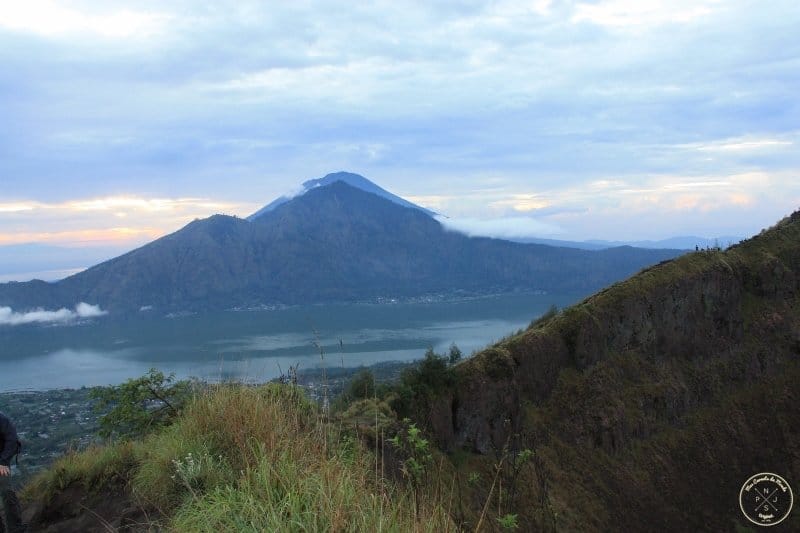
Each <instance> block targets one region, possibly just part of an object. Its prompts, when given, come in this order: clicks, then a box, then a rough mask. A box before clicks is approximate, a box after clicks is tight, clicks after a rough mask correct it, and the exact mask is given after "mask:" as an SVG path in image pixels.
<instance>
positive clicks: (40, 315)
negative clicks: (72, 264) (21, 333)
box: [0, 302, 108, 326]
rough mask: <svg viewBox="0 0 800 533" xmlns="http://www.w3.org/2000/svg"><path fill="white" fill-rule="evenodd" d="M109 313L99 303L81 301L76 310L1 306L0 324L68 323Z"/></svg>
mask: <svg viewBox="0 0 800 533" xmlns="http://www.w3.org/2000/svg"><path fill="white" fill-rule="evenodd" d="M106 314H108V312H107V311H103V310H102V309H100V306H99V305H91V304H87V303H85V302H80V303H79V304H78V305H76V306H75V310H74V311H73V310H71V309H67V308H66V307H62V308H61V309H58V310H55V311H47V310H44V309H37V310H35V311H28V312H26V313H17V312H15V311H13V310H12V309H11V308H10V307H0V326H18V325H20V324H33V323H68V322H73V321H75V320H78V319H81V318H95V317H99V316H103V315H106Z"/></svg>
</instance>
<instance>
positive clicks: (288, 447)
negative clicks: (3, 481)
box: [24, 384, 455, 533]
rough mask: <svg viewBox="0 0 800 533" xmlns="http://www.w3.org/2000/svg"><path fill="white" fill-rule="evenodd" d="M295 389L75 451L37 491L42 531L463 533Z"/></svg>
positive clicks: (271, 391)
mask: <svg viewBox="0 0 800 533" xmlns="http://www.w3.org/2000/svg"><path fill="white" fill-rule="evenodd" d="M355 435H356V434H354V433H352V432H347V431H344V430H343V429H342V427H341V426H337V425H336V424H334V423H329V422H325V421H324V420H323V418H322V417H321V414H320V412H319V410H318V409H317V407H316V406H315V405H314V404H312V403H310V402H309V401H308V400H307V399H306V397H305V395H304V394H303V393H302V391H301V389H299V388H297V387H294V386H291V385H278V384H271V385H266V386H262V387H257V388H254V387H248V386H244V385H224V386H220V387H215V388H214V389H212V390H210V391H207V392H203V393H200V394H199V395H197V396H196V397H195V398H194V399H193V400H192V401H191V402H190V404H189V405H188V406H187V407H186V408H185V409H184V410H183V412H182V413H181V414H180V415H179V416H178V418H177V419H176V420H175V421H174V422H173V423H172V424H171V425H168V426H166V427H164V428H162V429H160V430H158V431H156V432H154V433H152V434H150V435H148V436H146V437H145V438H144V439H141V440H134V441H120V442H117V443H114V444H109V445H107V446H102V447H94V448H90V449H88V450H86V451H84V452H82V453H72V454H68V455H67V456H65V457H63V458H62V459H60V460H59V461H58V462H57V463H56V464H55V465H53V466H52V467H51V468H50V469H49V470H47V471H45V472H44V473H42V474H40V475H39V476H37V477H36V478H35V479H34V480H33V481H32V482H31V483H29V484H28V486H27V487H26V489H25V491H24V497H25V499H26V500H27V501H28V502H29V505H28V510H27V516H28V518H29V519H30V521H31V526H32V529H33V530H34V531H51V532H54V531H64V532H68V531H69V532H74V531H84V532H90V531H108V530H109V528H112V529H113V528H121V529H124V530H125V531H130V530H133V531H162V530H167V531H185V532H193V533H194V532H209V533H210V532H214V533H216V532H219V531H251V532H263V531H397V532H404V531H431V532H433V531H435V532H437V533H439V532H446V531H452V530H454V529H455V528H454V525H453V523H452V522H451V520H450V519H449V517H448V513H447V511H446V509H445V508H444V507H443V506H441V505H438V504H436V503H434V502H436V501H437V498H436V497H435V495H433V494H432V493H431V494H430V495H428V496H427V497H426V498H422V497H419V498H417V497H416V496H417V495H416V494H415V492H414V491H412V490H411V488H410V487H408V486H406V485H405V484H403V482H402V481H398V482H394V481H389V480H387V477H386V476H384V471H383V467H382V466H381V465H382V464H383V462H382V461H380V462H379V461H376V454H375V453H373V452H371V451H369V450H368V449H367V447H365V446H364V445H363V444H362V442H361V441H360V440H359V439H358V438H357V437H356V436H355Z"/></svg>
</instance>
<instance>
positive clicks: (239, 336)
mask: <svg viewBox="0 0 800 533" xmlns="http://www.w3.org/2000/svg"><path fill="white" fill-rule="evenodd" d="M581 297H582V295H566V294H562V295H548V294H508V295H500V296H487V297H481V298H473V299H463V300H458V301H434V302H421V303H420V302H417V303H382V304H329V305H313V306H297V307H289V308H284V309H275V310H248V311H219V312H213V313H205V314H195V315H188V316H172V317H165V316H163V315H157V314H156V313H154V312H152V311H150V312H142V313H140V314H139V316H135V317H126V318H116V317H114V316H111V315H109V316H105V317H101V318H95V319H92V320H88V321H81V322H78V323H72V324H58V325H54V324H51V325H41V324H40V325H33V324H26V325H18V326H9V325H3V326H0V392H4V391H19V390H44V389H54V388H77V387H81V386H93V385H108V384H116V383H121V382H122V381H124V380H126V379H128V378H131V377H137V376H140V375H141V374H143V373H144V372H146V371H147V370H148V369H149V368H151V367H156V368H158V369H159V370H162V371H164V372H167V373H169V372H174V373H175V374H176V375H177V376H178V377H181V378H183V377H191V376H193V377H198V378H201V379H206V380H212V381H213V380H219V379H238V380H243V381H253V382H257V381H266V380H269V379H272V378H274V377H277V376H279V375H280V374H281V372H284V373H285V372H286V371H287V370H288V368H289V366H290V365H296V364H299V367H300V369H301V370H303V369H309V368H316V367H319V366H321V365H325V366H327V367H333V366H336V367H339V366H345V367H356V366H361V365H364V366H367V365H371V364H374V363H379V362H385V361H412V360H415V359H419V358H421V357H422V356H423V355H424V353H425V350H426V349H427V348H428V347H432V348H434V349H435V350H436V351H437V352H440V353H444V352H446V351H447V349H448V347H449V346H450V344H451V343H456V344H457V345H458V346H459V348H461V350H462V352H463V353H464V354H465V355H469V354H470V353H472V352H473V351H475V350H478V349H481V348H483V347H485V346H486V345H488V344H490V343H492V342H494V341H496V340H499V339H501V338H502V337H504V336H506V335H508V334H509V333H511V332H514V331H516V330H518V329H520V328H523V327H525V326H527V325H528V324H529V323H530V321H531V320H532V319H534V318H536V317H538V316H539V315H541V314H542V313H544V312H545V311H546V310H547V308H548V307H549V306H550V305H552V304H555V305H558V306H559V308H560V307H563V306H565V305H569V304H572V303H574V302H576V301H578V300H579V299H580V298H581ZM340 341H341V342H340ZM317 345H319V346H322V351H323V356H322V357H321V356H320V351H319V349H318V348H317Z"/></svg>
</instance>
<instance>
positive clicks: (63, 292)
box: [0, 181, 680, 311]
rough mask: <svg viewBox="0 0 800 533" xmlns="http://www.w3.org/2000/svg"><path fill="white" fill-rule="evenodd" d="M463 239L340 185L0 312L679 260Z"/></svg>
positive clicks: (168, 242) (33, 290) (371, 293)
mask: <svg viewBox="0 0 800 533" xmlns="http://www.w3.org/2000/svg"><path fill="white" fill-rule="evenodd" d="M679 253H680V252H678V251H675V250H638V249H634V248H628V247H620V248H612V249H608V250H601V251H597V252H592V251H584V250H575V249H567V248H556V247H550V246H543V245H534V244H528V245H525V244H519V243H512V242H507V241H501V240H497V239H488V238H468V237H466V236H464V235H462V234H459V233H453V232H448V231H445V230H444V229H443V227H442V226H441V224H439V222H437V221H436V220H435V219H434V218H433V217H431V216H429V215H428V214H426V213H424V212H422V211H421V210H419V209H411V208H406V207H402V206H400V205H398V204H396V203H394V202H391V201H389V200H386V199H384V198H381V197H379V196H377V195H374V194H371V193H368V192H365V191H363V190H360V189H357V188H354V187H352V186H350V185H348V184H346V183H344V182H342V181H335V182H333V183H331V184H330V185H326V186H321V187H316V188H313V189H311V190H309V191H308V192H307V193H305V194H303V195H301V196H298V197H296V198H294V199H292V200H291V201H289V202H286V203H284V204H282V205H279V206H277V207H276V208H274V209H273V210H271V211H267V212H266V213H264V214H262V215H261V216H259V217H258V218H256V219H255V220H253V221H247V220H243V219H239V218H235V217H228V216H223V215H215V216H213V217H210V218H208V219H204V220H196V221H194V222H192V223H190V224H189V225H187V226H186V227H184V228H183V229H181V230H180V231H177V232H175V233H173V234H171V235H167V236H166V237H163V238H161V239H158V240H156V241H154V242H152V243H150V244H148V245H146V246H143V247H142V248H139V249H137V250H134V251H132V252H129V253H127V254H125V255H122V256H120V257H117V258H115V259H112V260H110V261H107V262H105V263H102V264H100V265H97V266H95V267H92V268H90V269H88V270H86V271H84V272H81V273H79V274H76V275H74V276H71V277H69V278H66V279H64V280H62V281H60V282H58V283H55V284H43V283H41V282H38V283H37V282H30V283H9V284H4V285H0V306H10V307H12V308H14V309H16V310H22V309H29V308H32V307H38V306H44V307H56V306H70V307H71V306H74V305H75V303H76V302H79V301H85V302H90V303H93V304H98V305H100V306H101V307H103V308H104V309H109V310H111V311H137V310H138V309H139V308H140V307H142V306H154V307H156V308H157V309H160V310H184V309H207V308H217V309H219V308H230V307H234V306H247V305H258V304H262V303H277V302H280V303H288V304H293V303H307V302H324V301H333V300H358V299H371V298H377V297H387V296H394V297H406V296H416V295H421V294H426V293H447V292H453V291H458V290H462V291H470V292H489V291H491V292H500V291H508V290H516V289H544V290H549V291H586V292H589V291H591V290H595V289H597V288H599V287H602V286H605V285H607V284H609V283H611V282H613V281H615V280H617V279H620V278H622V277H624V276H627V275H630V274H631V273H633V272H635V271H637V270H639V269H640V268H642V267H644V266H647V265H649V264H653V263H655V262H658V261H662V260H665V259H669V258H672V257H674V256H675V255H678V254H679Z"/></svg>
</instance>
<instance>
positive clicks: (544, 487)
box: [427, 212, 800, 531]
mask: <svg viewBox="0 0 800 533" xmlns="http://www.w3.org/2000/svg"><path fill="white" fill-rule="evenodd" d="M456 369H457V374H458V377H459V385H458V387H457V388H454V389H453V390H450V391H449V392H447V393H444V394H443V395H442V396H441V397H440V398H439V399H438V400H437V402H435V403H434V404H433V405H432V406H431V408H430V411H429V413H430V414H429V418H428V420H427V423H428V424H429V427H430V428H431V429H432V431H434V434H435V435H436V438H437V439H438V441H439V442H440V444H441V445H442V446H444V447H445V448H449V449H465V450H469V451H471V452H473V453H476V454H478V455H476V456H474V458H473V460H471V461H470V462H469V464H470V465H471V468H476V469H478V470H480V469H481V468H484V469H486V470H487V471H489V472H491V468H492V466H491V465H492V464H495V463H496V461H497V459H496V457H495V456H493V455H492V454H493V453H495V452H497V451H498V450H502V449H503V448H504V447H507V448H508V449H510V450H512V452H513V451H514V450H517V451H519V450H521V449H524V448H530V449H532V450H534V453H535V457H536V458H537V460H536V463H535V465H536V468H535V469H531V470H529V471H528V472H527V473H525V474H523V477H522V478H521V481H520V482H519V486H520V493H519V499H520V501H519V502H518V505H517V510H518V511H519V512H521V513H523V514H524V524H525V526H526V528H527V529H535V530H544V531H548V530H553V529H556V528H557V529H558V530H567V531H610V530H619V531H652V530H653V528H654V527H655V528H656V529H658V530H665V531H732V530H735V529H736V528H739V527H742V526H746V525H748V524H747V522H746V520H745V519H744V517H743V516H742V514H741V512H740V510H739V507H738V499H737V498H738V493H739V489H740V487H741V486H742V483H743V482H744V481H745V480H746V479H747V478H748V477H749V476H751V475H753V474H755V473H758V472H763V471H767V472H775V473H778V474H780V475H782V476H784V477H785V478H788V479H789V480H792V481H790V483H792V482H793V483H794V486H795V487H797V483H798V481H797V480H800V410H798V409H797V402H798V400H800V385H799V384H800V212H797V213H795V214H793V215H792V216H791V217H789V218H787V219H785V220H784V221H782V222H781V223H779V224H778V225H777V226H776V227H774V228H772V229H771V230H769V231H767V232H764V233H762V234H761V235H759V236H757V237H754V238H752V239H750V240H748V241H745V242H743V243H742V244H739V245H735V246H733V247H732V248H730V249H729V250H727V251H725V252H722V251H701V252H696V253H691V254H688V255H685V256H683V257H680V258H678V259H676V260H674V261H671V262H668V263H666V264H663V265H658V266H655V267H652V268H650V269H647V270H645V271H643V272H641V273H639V274H637V275H636V276H634V277H632V278H630V279H628V280H626V281H623V282H621V283H617V284H615V285H613V286H611V287H609V288H607V289H605V290H603V291H601V292H599V293H597V294H595V295H594V296H592V297H590V298H588V299H586V300H585V301H583V302H582V303H580V304H578V305H575V306H573V307H571V308H569V309H567V310H566V311H564V312H562V313H560V314H558V315H556V316H555V317H552V318H550V319H549V320H545V321H544V322H543V323H540V324H537V325H534V326H532V327H531V328H530V329H528V330H527V331H525V332H524V333H522V334H520V335H517V336H514V337H512V338H510V339H508V340H506V341H503V342H501V343H498V344H496V345H494V346H492V347H490V348H488V349H486V350H484V351H483V352H481V353H479V354H478V355H476V356H475V357H474V358H473V359H471V360H469V361H466V362H465V363H463V364H461V365H459V366H458V367H456ZM512 455H513V453H512ZM481 457H483V459H481ZM462 460H463V459H462ZM481 465H482V466H481ZM654 524H658V526H657V527H656V526H654ZM775 529H776V530H779V531H790V530H792V531H797V530H799V529H800V515H798V513H796V512H795V513H794V514H793V516H792V517H790V519H789V520H788V521H787V524H785V525H781V526H779V527H776V528H775Z"/></svg>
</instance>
